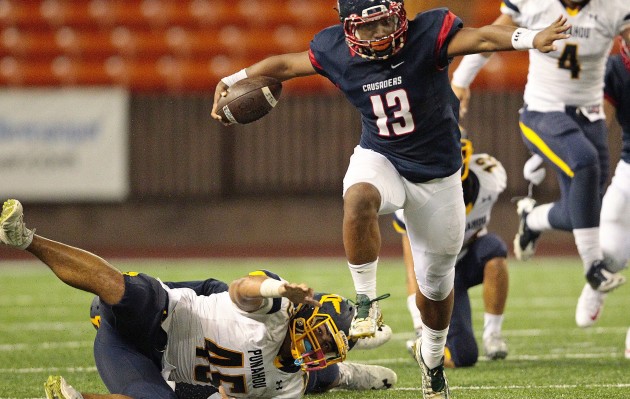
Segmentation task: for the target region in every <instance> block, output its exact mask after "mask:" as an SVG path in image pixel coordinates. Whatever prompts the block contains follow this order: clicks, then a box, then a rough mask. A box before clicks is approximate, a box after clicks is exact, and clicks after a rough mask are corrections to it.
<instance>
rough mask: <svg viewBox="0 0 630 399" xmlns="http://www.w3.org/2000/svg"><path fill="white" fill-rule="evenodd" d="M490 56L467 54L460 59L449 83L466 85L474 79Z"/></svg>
mask: <svg viewBox="0 0 630 399" xmlns="http://www.w3.org/2000/svg"><path fill="white" fill-rule="evenodd" d="M489 59H490V58H489V57H484V56H483V55H481V54H469V55H467V56H465V57H464V58H463V59H462V62H460V63H459V66H458V67H457V69H456V70H455V72H453V79H452V80H451V84H453V85H454V86H459V87H468V86H470V84H471V83H472V81H473V80H475V77H476V76H477V73H479V70H480V69H481V68H483V66H484V65H486V63H487V62H488V60H489Z"/></svg>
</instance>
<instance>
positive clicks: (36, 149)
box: [0, 88, 129, 202]
mask: <svg viewBox="0 0 630 399" xmlns="http://www.w3.org/2000/svg"><path fill="white" fill-rule="evenodd" d="M128 113H129V94H128V92H127V91H125V90H123V89H116V88H103V89H100V88H98V89H97V88H88V89H81V88H79V89H19V90H18V89H15V90H13V89H5V90H1V91H0V193H2V197H3V198H7V197H15V198H18V199H20V200H24V201H42V202H75V201H122V200H124V199H125V198H126V197H127V195H128V193H129V170H128V169H129V166H128V126H129V121H128V118H129V117H128Z"/></svg>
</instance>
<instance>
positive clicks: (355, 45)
mask: <svg viewBox="0 0 630 399" xmlns="http://www.w3.org/2000/svg"><path fill="white" fill-rule="evenodd" d="M337 10H338V11H339V19H340V20H341V22H342V24H343V30H344V33H345V35H346V43H348V46H349V47H350V49H352V51H353V52H355V53H356V54H358V55H360V56H361V57H363V58H368V59H372V60H384V59H387V58H389V57H391V56H392V55H394V54H396V53H397V52H398V51H400V49H402V48H403V46H404V45H405V38H406V36H407V27H408V21H407V15H406V13H405V8H404V5H403V0H338V1H337ZM384 22H386V23H387V24H388V25H389V26H390V28H391V33H389V34H387V35H386V36H383V37H376V38H361V34H360V31H361V30H371V29H377V28H378V26H379V25H380V24H382V23H384Z"/></svg>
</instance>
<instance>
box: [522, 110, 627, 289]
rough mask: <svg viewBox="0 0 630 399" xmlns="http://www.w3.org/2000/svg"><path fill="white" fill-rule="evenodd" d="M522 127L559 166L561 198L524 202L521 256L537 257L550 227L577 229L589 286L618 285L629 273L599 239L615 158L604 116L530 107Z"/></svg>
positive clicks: (533, 144) (531, 141)
mask: <svg viewBox="0 0 630 399" xmlns="http://www.w3.org/2000/svg"><path fill="white" fill-rule="evenodd" d="M520 126H521V132H522V134H523V137H524V141H525V144H526V145H527V146H528V148H529V149H530V150H531V151H532V152H534V153H537V154H539V155H540V156H542V157H543V158H544V159H545V160H546V161H547V163H548V164H551V165H552V166H553V168H554V170H555V171H556V174H557V177H558V182H559V185H560V191H561V198H560V200H559V201H557V202H555V203H551V204H543V205H540V206H535V204H536V203H535V201H534V200H533V199H531V198H525V199H523V200H521V201H519V203H518V206H517V211H518V214H519V216H520V226H519V232H518V233H517V235H516V237H515V240H514V251H515V255H516V256H517V258H518V259H521V260H526V259H528V258H529V257H531V256H532V255H533V253H534V246H535V243H536V240H537V239H538V236H539V234H540V233H541V232H543V231H545V230H551V229H556V230H564V231H571V232H572V233H573V236H574V239H575V244H576V246H577V249H578V252H579V254H580V257H581V259H582V263H583V266H584V274H585V276H586V280H587V284H588V285H589V288H588V290H590V291H598V292H600V293H605V292H609V291H611V290H613V289H615V288H616V287H618V286H619V285H621V284H623V283H624V282H625V278H624V277H623V276H622V275H620V274H618V273H614V272H612V271H611V270H610V269H609V266H608V264H607V263H606V261H605V260H604V256H603V253H602V250H601V248H600V244H599V232H600V228H599V215H600V210H601V196H602V193H603V190H604V185H605V181H606V178H607V172H608V163H609V159H608V150H607V142H606V135H605V134H604V131H605V125H604V121H602V120H598V121H595V122H590V121H588V119H586V117H584V116H582V115H581V114H579V112H578V111H577V110H575V109H572V108H567V113H565V112H545V113H542V112H534V111H528V110H526V109H525V110H523V112H522V114H521V122H520ZM585 289H586V288H585Z"/></svg>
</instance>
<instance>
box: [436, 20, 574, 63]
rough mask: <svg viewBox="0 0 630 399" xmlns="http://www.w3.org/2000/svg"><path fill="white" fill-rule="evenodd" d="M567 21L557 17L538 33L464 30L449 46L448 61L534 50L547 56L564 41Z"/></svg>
mask: <svg viewBox="0 0 630 399" xmlns="http://www.w3.org/2000/svg"><path fill="white" fill-rule="evenodd" d="M566 22H567V19H566V18H565V17H563V16H560V17H558V19H556V20H555V21H554V22H553V23H552V24H551V25H549V26H548V27H547V28H545V29H543V30H541V31H532V30H529V29H525V28H515V27H514V26H504V25H495V24H492V25H487V26H483V27H481V28H463V29H462V30H460V31H459V32H457V33H456V34H455V36H454V37H453V39H451V42H450V43H449V45H448V55H449V57H454V56H458V55H465V54H476V53H484V52H490V51H506V50H527V49H533V48H535V49H537V50H539V51H541V52H543V53H548V52H550V51H553V50H555V49H556V47H555V46H554V44H553V43H554V42H555V41H556V40H562V39H567V38H568V37H569V36H570V35H568V34H567V33H565V32H566V31H567V30H568V29H569V28H570V27H571V26H570V25H567V24H566Z"/></svg>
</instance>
